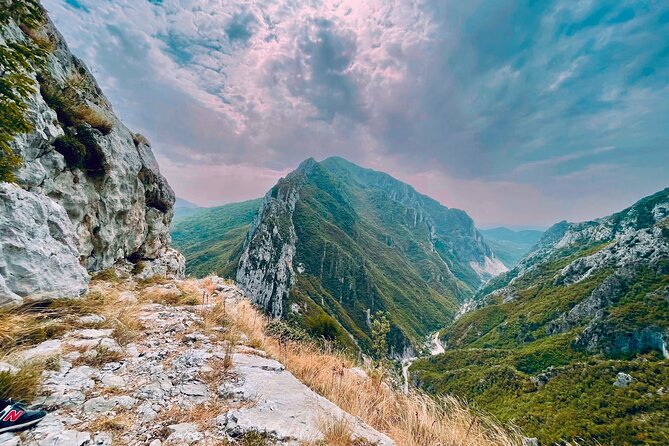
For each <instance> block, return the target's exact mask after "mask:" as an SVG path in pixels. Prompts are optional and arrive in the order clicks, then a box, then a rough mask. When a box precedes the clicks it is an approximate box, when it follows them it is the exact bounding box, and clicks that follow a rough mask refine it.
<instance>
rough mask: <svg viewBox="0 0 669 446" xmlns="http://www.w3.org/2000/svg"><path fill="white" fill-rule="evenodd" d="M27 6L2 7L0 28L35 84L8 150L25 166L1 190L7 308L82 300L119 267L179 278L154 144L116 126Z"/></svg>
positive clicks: (48, 27)
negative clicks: (101, 275)
mask: <svg viewBox="0 0 669 446" xmlns="http://www.w3.org/2000/svg"><path fill="white" fill-rule="evenodd" d="M24 5H27V6H30V5H36V3H35V2H33V1H27V2H23V3H18V2H14V1H10V0H3V1H2V7H3V8H6V11H7V12H8V14H7V15H6V16H5V17H3V20H2V21H0V45H1V46H2V48H3V51H5V50H6V51H9V50H8V48H10V49H11V48H12V47H13V46H16V45H22V47H24V48H26V49H27V50H28V51H29V52H28V53H27V54H28V55H27V56H26V58H25V61H26V62H28V64H26V65H25V66H24V67H14V71H16V72H17V74H20V75H22V76H24V77H26V78H27V79H29V80H30V83H31V84H32V86H31V88H30V89H29V90H27V91H19V93H22V95H21V96H22V97H21V99H22V101H23V104H24V105H25V111H24V112H23V116H24V117H25V119H26V122H27V124H28V126H27V128H26V129H25V130H27V131H24V132H21V133H18V134H16V135H15V136H14V137H13V138H12V140H11V142H10V146H11V151H12V152H13V154H14V156H18V157H20V159H21V160H22V165H21V167H20V168H19V169H17V170H15V171H14V172H13V176H14V177H15V183H14V184H9V183H3V184H2V188H1V189H0V211H1V212H0V229H1V230H0V253H1V254H2V255H1V256H0V257H1V258H2V265H1V266H0V284H2V285H0V288H1V289H3V290H4V291H0V305H2V304H3V303H8V302H18V301H20V299H21V298H22V297H25V296H32V295H42V294H58V295H76V294H80V293H81V292H83V291H84V290H85V289H86V285H87V280H88V278H87V277H88V275H87V272H93V271H98V270H101V269H105V268H109V267H111V266H113V265H114V264H116V263H117V262H119V261H131V262H134V263H138V262H143V263H142V268H141V269H142V270H143V272H144V274H151V273H152V272H165V273H168V274H171V273H176V274H178V273H179V272H180V271H183V259H182V258H181V257H180V255H178V254H177V253H175V252H173V251H171V250H170V248H169V244H170V236H169V224H170V220H171V218H172V212H173V211H172V207H173V204H174V193H173V192H172V189H171V188H170V187H169V185H168V184H167V182H166V180H165V179H164V178H163V176H162V175H161V174H160V170H159V168H158V164H157V163H156V160H155V158H154V156H153V153H152V152H151V147H150V145H149V143H148V141H147V140H146V139H145V138H144V137H142V136H141V135H137V134H133V133H132V132H131V131H130V130H128V129H127V128H126V127H125V126H124V125H123V124H122V123H121V121H120V120H119V119H118V118H117V117H116V115H115V114H114V111H113V110H112V107H111V105H110V104H109V102H108V101H107V99H106V98H105V97H104V95H103V94H102V91H101V90H100V88H99V87H98V85H97V83H96V81H95V79H94V78H93V76H92V75H91V74H90V72H89V71H88V69H87V68H86V67H85V66H84V64H83V63H82V62H81V61H80V60H78V59H77V58H76V57H74V56H73V55H72V54H71V53H70V51H69V49H68V47H67V45H66V43H65V41H64V40H63V38H62V36H61V35H60V34H59V33H58V31H57V30H56V29H55V27H54V26H53V24H52V23H51V22H50V21H49V19H48V17H46V14H45V13H44V12H43V11H41V10H40V11H39V14H40V15H41V17H39V18H38V19H37V20H34V19H33V20H27V19H26V17H25V15H26V14H27V13H28V12H29V10H28V9H26V8H25V7H24ZM3 130H5V129H3ZM12 228H14V229H12ZM16 228H30V231H26V230H24V229H21V230H16Z"/></svg>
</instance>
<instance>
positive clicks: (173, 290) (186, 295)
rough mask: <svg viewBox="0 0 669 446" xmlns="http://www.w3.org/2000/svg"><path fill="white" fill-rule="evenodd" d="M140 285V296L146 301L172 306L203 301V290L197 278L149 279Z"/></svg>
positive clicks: (190, 304) (195, 303) (188, 304)
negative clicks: (174, 279) (177, 279)
mask: <svg viewBox="0 0 669 446" xmlns="http://www.w3.org/2000/svg"><path fill="white" fill-rule="evenodd" d="M168 284H169V285H168ZM171 284H174V286H171ZM140 285H141V289H140V296H141V298H142V300H145V301H150V302H153V303H157V304H161V305H172V306H193V305H199V304H201V303H202V294H201V290H200V287H199V286H198V284H197V282H196V281H195V280H179V281H171V282H167V281H163V280H160V279H159V280H153V279H149V280H147V281H143V282H141V284H140Z"/></svg>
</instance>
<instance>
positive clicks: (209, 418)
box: [158, 400, 227, 430]
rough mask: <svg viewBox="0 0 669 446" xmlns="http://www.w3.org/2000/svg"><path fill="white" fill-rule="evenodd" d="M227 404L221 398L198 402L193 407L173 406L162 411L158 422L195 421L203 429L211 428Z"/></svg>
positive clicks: (224, 410)
mask: <svg viewBox="0 0 669 446" xmlns="http://www.w3.org/2000/svg"><path fill="white" fill-rule="evenodd" d="M226 410H227V408H226V406H225V405H224V404H222V403H221V401H220V400H215V401H213V402H207V403H202V404H196V405H194V406H191V407H188V408H187V407H184V406H172V407H171V408H169V409H167V410H165V411H163V412H161V413H160V416H159V418H158V422H163V423H169V424H179V423H194V424H196V425H197V426H198V427H199V428H200V429H201V430H206V429H210V428H211V427H212V425H213V424H214V423H215V418H216V416H217V415H219V414H221V413H225V412H226Z"/></svg>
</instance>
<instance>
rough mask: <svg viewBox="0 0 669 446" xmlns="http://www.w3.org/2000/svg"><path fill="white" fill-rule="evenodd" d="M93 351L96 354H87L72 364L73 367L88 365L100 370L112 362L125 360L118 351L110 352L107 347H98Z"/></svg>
mask: <svg viewBox="0 0 669 446" xmlns="http://www.w3.org/2000/svg"><path fill="white" fill-rule="evenodd" d="M92 351H93V352H95V354H91V353H90V352H91V351H89V352H85V353H83V354H82V355H81V356H79V357H78V358H77V359H76V360H75V361H74V362H72V365H74V366H80V365H87V366H90V367H96V368H99V367H102V366H103V365H105V364H108V363H110V362H119V361H121V360H122V359H123V355H122V354H121V353H120V352H118V351H116V350H110V349H108V348H106V347H102V346H98V347H96V348H95V350H92Z"/></svg>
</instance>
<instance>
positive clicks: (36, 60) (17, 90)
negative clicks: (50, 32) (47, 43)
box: [0, 0, 45, 182]
mask: <svg viewBox="0 0 669 446" xmlns="http://www.w3.org/2000/svg"><path fill="white" fill-rule="evenodd" d="M12 19H13V20H14V21H16V22H17V23H18V24H19V25H21V26H22V27H23V28H26V29H33V28H37V27H40V26H42V23H43V21H44V14H43V11H42V8H41V6H40V5H39V2H37V1H36V0H24V1H15V2H12V3H11V4H10V5H9V6H3V10H2V11H0V26H2V25H5V24H7V23H8V22H9V20H12ZM44 56H45V51H44V50H43V49H42V48H40V47H39V46H38V45H36V44H35V43H34V42H30V43H27V44H24V43H20V42H5V43H3V44H0V72H2V76H0V181H10V182H13V181H15V180H16V178H15V177H14V171H15V170H16V169H18V168H19V167H21V164H22V160H21V157H19V156H18V155H17V154H15V153H14V152H13V151H12V148H11V145H10V143H11V142H12V140H13V139H14V138H15V137H16V136H17V135H20V134H22V133H27V132H29V131H31V130H32V125H31V124H30V121H28V118H27V116H26V112H27V105H26V103H25V99H26V98H27V97H28V96H30V95H32V94H33V93H34V92H35V86H34V81H33V79H32V78H31V77H30V76H29V73H30V72H31V71H34V70H35V69H36V68H38V67H39V66H41V65H42V63H43V60H44Z"/></svg>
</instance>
